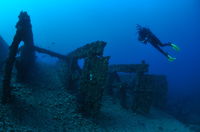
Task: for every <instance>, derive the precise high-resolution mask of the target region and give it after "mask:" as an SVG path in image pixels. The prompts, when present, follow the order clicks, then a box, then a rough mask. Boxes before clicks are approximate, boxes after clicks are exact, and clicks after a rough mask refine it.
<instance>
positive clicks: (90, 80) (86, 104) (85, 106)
mask: <svg viewBox="0 0 200 132" xmlns="http://www.w3.org/2000/svg"><path fill="white" fill-rule="evenodd" d="M109 58H110V57H99V56H91V57H88V58H86V59H85V63H84V67H83V71H82V76H81V81H80V89H79V95H78V104H79V107H78V110H79V112H81V113H82V114H83V115H85V116H88V117H96V116H97V115H98V113H99V111H100V108H101V99H102V96H103V91H104V89H105V86H106V85H105V82H106V79H107V72H108V61H109Z"/></svg>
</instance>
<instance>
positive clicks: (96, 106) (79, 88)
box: [0, 12, 167, 117]
mask: <svg viewBox="0 0 200 132" xmlns="http://www.w3.org/2000/svg"><path fill="white" fill-rule="evenodd" d="M16 29H17V31H16V34H15V36H14V39H13V42H12V44H11V46H10V49H9V53H7V52H8V50H4V49H8V47H7V44H6V43H5V42H4V41H3V39H1V37H0V44H3V45H4V47H3V46H2V47H0V51H1V50H2V51H5V52H0V53H1V54H0V57H1V58H3V57H4V59H5V57H6V56H8V57H7V59H6V61H5V69H4V76H3V85H2V86H3V96H2V102H3V103H4V104H6V103H10V101H11V99H12V98H11V90H12V86H11V78H12V69H13V67H14V63H15V62H16V63H15V66H16V69H17V79H18V80H19V81H22V82H24V81H27V80H31V75H32V73H34V70H35V69H36V68H35V63H36V61H35V60H36V58H35V52H39V53H44V54H48V55H50V56H53V57H57V58H59V59H60V60H62V61H61V63H64V64H65V65H64V67H62V68H63V69H64V71H63V72H62V74H63V75H64V76H62V77H61V79H62V82H63V83H64V87H65V89H66V91H68V92H69V93H72V94H74V95H75V96H76V98H77V104H78V111H79V112H81V113H83V115H85V116H88V117H95V116H96V115H97V114H98V113H99V112H100V109H101V103H102V97H103V95H104V94H105V93H106V94H108V95H110V96H112V97H113V98H118V99H119V101H120V104H121V106H122V107H124V108H126V109H128V108H131V109H132V110H133V112H136V113H141V114H146V113H148V112H149V111H150V108H151V106H155V107H158V108H164V107H165V104H166V98H167V80H166V77H165V76H158V75H149V74H147V72H148V67H149V65H148V64H146V63H145V62H144V61H143V62H142V63H141V64H118V65H109V59H110V57H109V56H104V48H105V46H106V42H104V41H96V42H92V43H89V44H86V45H84V46H82V47H80V48H77V49H75V50H74V51H72V52H70V53H68V54H67V55H62V54H59V53H56V52H53V51H50V50H47V49H44V48H40V47H37V46H34V41H33V33H32V26H31V21H30V17H29V16H28V14H27V13H26V12H21V13H20V15H19V21H18V23H17V25H16ZM20 42H24V45H23V46H22V47H21V48H19V44H20ZM1 48H4V49H1ZM17 53H19V57H17V58H16V55H17ZM6 54H8V55H6ZM1 58H0V61H1V60H3V59H1ZM80 59H83V60H84V65H83V68H80V66H79V65H78V61H79V60H80ZM120 72H122V73H134V75H135V76H134V78H133V79H132V80H131V81H130V82H128V81H126V82H124V81H123V80H122V75H120V74H118V73H120ZM128 95H129V96H131V101H129V102H132V103H131V106H129V104H130V103H129V102H128V98H127V96H128Z"/></svg>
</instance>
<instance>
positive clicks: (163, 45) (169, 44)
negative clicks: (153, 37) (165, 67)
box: [159, 43, 172, 47]
mask: <svg viewBox="0 0 200 132" xmlns="http://www.w3.org/2000/svg"><path fill="white" fill-rule="evenodd" d="M159 46H161V47H165V46H172V45H171V43H165V44H163V43H159Z"/></svg>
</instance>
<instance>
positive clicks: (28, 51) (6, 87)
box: [2, 12, 35, 103]
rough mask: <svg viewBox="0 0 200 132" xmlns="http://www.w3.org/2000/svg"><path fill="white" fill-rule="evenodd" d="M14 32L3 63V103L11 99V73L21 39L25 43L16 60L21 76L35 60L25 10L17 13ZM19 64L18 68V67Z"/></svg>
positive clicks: (28, 19)
mask: <svg viewBox="0 0 200 132" xmlns="http://www.w3.org/2000/svg"><path fill="white" fill-rule="evenodd" d="M16 29H17V31H16V34H15V36H14V39H13V42H12V44H11V46H10V50H9V54H8V58H7V60H6V63H5V70H4V77H3V99H2V102H3V103H9V102H10V100H11V86H10V81H11V74H12V69H13V66H14V62H15V57H16V54H17V51H18V46H19V44H20V42H21V41H23V42H24V43H25V45H24V48H23V50H22V52H21V57H20V60H19V61H18V64H17V65H18V66H17V67H18V68H17V69H18V72H19V74H21V75H22V76H23V77H24V76H25V75H27V74H28V73H27V74H26V73H24V72H29V71H30V70H29V68H30V69H32V67H33V65H34V62H35V55H34V50H33V36H32V30H31V23H30V17H29V16H28V14H27V12H21V13H20V15H19V21H18V23H17V25H16ZM19 66H21V67H20V69H19Z"/></svg>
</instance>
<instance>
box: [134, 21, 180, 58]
mask: <svg viewBox="0 0 200 132" xmlns="http://www.w3.org/2000/svg"><path fill="white" fill-rule="evenodd" d="M136 27H137V30H138V35H139V36H138V40H139V41H141V42H142V43H144V44H147V43H150V44H151V45H152V46H154V47H155V48H156V49H157V50H158V51H160V52H161V53H162V54H163V55H164V56H166V57H167V59H168V60H169V61H171V62H172V61H174V60H175V59H176V58H173V57H172V56H170V55H169V54H168V53H167V52H165V51H163V50H162V49H161V47H164V46H170V47H172V48H173V49H174V50H176V51H179V50H180V48H179V47H178V46H177V45H175V44H173V43H171V42H168V43H165V44H163V43H162V42H161V41H160V40H159V39H158V38H157V37H156V36H155V35H154V34H153V33H152V32H151V30H150V29H148V28H145V27H142V26H140V25H136Z"/></svg>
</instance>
